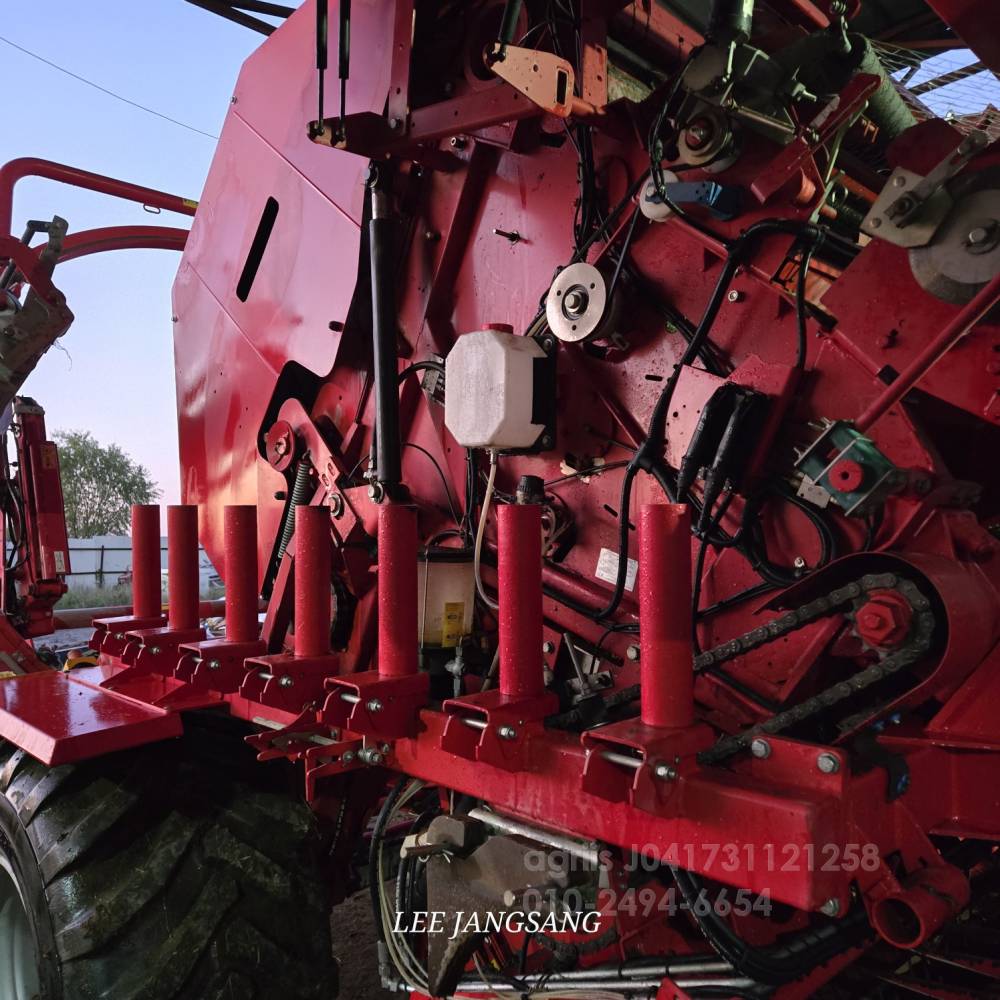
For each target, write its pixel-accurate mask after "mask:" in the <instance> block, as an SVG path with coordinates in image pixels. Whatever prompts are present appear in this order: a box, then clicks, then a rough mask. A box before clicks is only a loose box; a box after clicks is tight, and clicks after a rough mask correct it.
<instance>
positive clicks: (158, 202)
mask: <svg viewBox="0 0 1000 1000" xmlns="http://www.w3.org/2000/svg"><path fill="white" fill-rule="evenodd" d="M25 177H44V178H46V179H47V180H50V181H58V182H59V183H60V184H70V185H72V186H73V187H79V188H85V189H86V190H88V191H97V192H98V193H100V194H106V195H110V196H111V197H112V198H122V199H124V200H125V201H134V202H137V203H138V204H140V205H148V206H149V207H150V208H158V209H163V210H165V211H167V212H179V213H180V214H181V215H194V213H195V210H196V209H197V208H198V202H196V201H193V200H192V199H190V198H182V197H180V196H179V195H176V194H168V193H167V192H165V191H157V190H156V189H155V188H147V187H142V186H141V185H139V184H131V183H129V182H128V181H121V180H117V179H116V178H114V177H105V176H104V175H103V174H95V173H91V172H90V171H89V170H81V169H80V168H79V167H71V166H68V165H67V164H65V163H55V162H53V161H52V160H42V159H37V158H35V157H30V156H26V157H22V158H21V159H18V160H11V161H10V162H9V163H6V164H4V165H3V166H2V167H0V235H3V236H6V235H8V234H10V233H11V232H12V230H11V226H12V225H13V215H14V187H15V185H16V184H17V182H18V181H20V180H22V179H23V178H25Z"/></svg>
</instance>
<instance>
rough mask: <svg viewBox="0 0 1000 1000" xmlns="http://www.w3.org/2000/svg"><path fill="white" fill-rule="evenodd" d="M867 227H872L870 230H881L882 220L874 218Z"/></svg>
mask: <svg viewBox="0 0 1000 1000" xmlns="http://www.w3.org/2000/svg"><path fill="white" fill-rule="evenodd" d="M869 225H870V226H871V227H872V229H881V228H882V220H881V219H879V218H877V217H876V218H874V219H872V221H871V222H870V223H869Z"/></svg>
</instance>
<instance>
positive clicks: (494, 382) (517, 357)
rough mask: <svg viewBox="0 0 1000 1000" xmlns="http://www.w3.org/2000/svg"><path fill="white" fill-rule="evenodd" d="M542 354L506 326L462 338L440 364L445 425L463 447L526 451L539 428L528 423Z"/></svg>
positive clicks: (540, 430)
mask: <svg viewBox="0 0 1000 1000" xmlns="http://www.w3.org/2000/svg"><path fill="white" fill-rule="evenodd" d="M544 357H545V351H544V350H543V349H542V347H541V345H540V344H538V343H536V342H535V341H534V340H533V339H532V338H531V337H516V336H515V335H514V333H513V332H512V330H511V327H509V326H505V325H502V324H499V323H496V324H490V326H489V327H488V328H487V329H485V330H476V331H474V332H473V333H466V334H463V335H462V336H461V337H459V338H458V340H456V341H455V346H454V347H453V348H452V349H451V352H450V353H449V355H448V357H447V358H446V359H445V406H444V422H445V424H446V425H447V427H448V430H449V431H451V433H452V436H453V437H454V438H455V440H456V441H457V442H458V443H459V444H460V445H462V446H463V447H465V448H496V449H500V450H503V449H512V448H530V447H531V446H532V445H533V444H534V443H535V442H536V441H537V440H538V436H539V435H540V434H541V433H542V431H543V429H544V425H543V424H536V423H533V422H532V419H531V417H532V411H533V408H534V400H533V393H534V381H535V380H534V366H535V359H536V358H544Z"/></svg>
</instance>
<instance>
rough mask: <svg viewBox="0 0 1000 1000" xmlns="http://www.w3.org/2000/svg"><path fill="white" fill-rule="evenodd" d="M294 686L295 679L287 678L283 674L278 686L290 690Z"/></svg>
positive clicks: (286, 675)
mask: <svg viewBox="0 0 1000 1000" xmlns="http://www.w3.org/2000/svg"><path fill="white" fill-rule="evenodd" d="M294 684H295V679H294V678H293V677H289V676H288V674H285V676H284V677H282V678H281V679H280V680H279V681H278V686H279V687H283V688H290V687H292V686H293V685H294Z"/></svg>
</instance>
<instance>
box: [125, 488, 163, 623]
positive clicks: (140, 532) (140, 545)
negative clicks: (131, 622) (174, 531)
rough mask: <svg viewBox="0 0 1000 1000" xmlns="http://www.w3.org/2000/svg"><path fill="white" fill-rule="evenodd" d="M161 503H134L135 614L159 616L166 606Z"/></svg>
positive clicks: (133, 597)
mask: <svg viewBox="0 0 1000 1000" xmlns="http://www.w3.org/2000/svg"><path fill="white" fill-rule="evenodd" d="M162 579H163V578H162V575H161V573H160V505H159V504H152V503H151V504H138V503H136V504H133V505H132V614H133V615H135V617H136V618H156V617H157V615H159V614H160V611H161V608H162V606H163V597H162V592H161V589H160V588H161V586H162Z"/></svg>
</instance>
